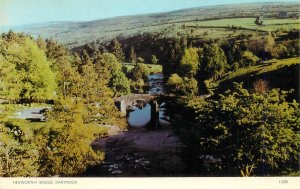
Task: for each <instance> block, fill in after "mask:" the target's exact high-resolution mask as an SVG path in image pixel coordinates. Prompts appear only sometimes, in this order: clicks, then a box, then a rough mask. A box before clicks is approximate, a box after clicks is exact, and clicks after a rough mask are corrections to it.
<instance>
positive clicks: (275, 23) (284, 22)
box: [186, 18, 300, 31]
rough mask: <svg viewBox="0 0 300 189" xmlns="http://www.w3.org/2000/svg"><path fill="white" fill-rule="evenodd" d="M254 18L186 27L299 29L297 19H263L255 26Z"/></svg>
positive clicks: (217, 21)
mask: <svg viewBox="0 0 300 189" xmlns="http://www.w3.org/2000/svg"><path fill="white" fill-rule="evenodd" d="M254 22H255V18H230V19H219V20H209V21H199V22H188V23H187V24H186V25H187V26H199V27H201V26H202V27H204V26H205V27H231V26H235V27H242V28H246V29H258V30H264V31H275V30H277V29H285V30H290V29H299V28H300V22H299V20H298V19H293V18H291V19H275V18H272V19H264V20H263V25H262V26H257V25H256V24H255V23H254Z"/></svg>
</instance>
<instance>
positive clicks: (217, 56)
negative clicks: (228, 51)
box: [202, 43, 228, 77]
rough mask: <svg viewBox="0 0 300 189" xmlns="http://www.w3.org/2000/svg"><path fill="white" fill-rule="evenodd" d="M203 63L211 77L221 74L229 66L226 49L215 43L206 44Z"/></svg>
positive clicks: (204, 68)
mask: <svg viewBox="0 0 300 189" xmlns="http://www.w3.org/2000/svg"><path fill="white" fill-rule="evenodd" d="M202 64H203V70H204V71H205V72H207V74H208V75H209V76H210V77H218V76H221V75H222V74H224V73H225V71H226V68H227V67H228V65H227V60H226V56H225V54H224V51H223V50H222V49H221V48H220V47H219V46H218V44H215V43H214V44H211V45H205V46H204V49H203V59H202Z"/></svg>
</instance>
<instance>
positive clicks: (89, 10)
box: [0, 0, 300, 26]
mask: <svg viewBox="0 0 300 189" xmlns="http://www.w3.org/2000/svg"><path fill="white" fill-rule="evenodd" d="M299 1H300V0H238V1H237V0H0V26H13V25H23V24H32V23H44V22H50V21H89V20H96V19H102V18H109V17H116V16H125V15H136V14H145V13H156V12H167V11H173V10H178V9H184V8H192V7H201V6H209V5H219V4H234V3H251V2H299Z"/></svg>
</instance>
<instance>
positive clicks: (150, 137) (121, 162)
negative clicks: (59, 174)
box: [84, 73, 185, 177]
mask: <svg viewBox="0 0 300 189" xmlns="http://www.w3.org/2000/svg"><path fill="white" fill-rule="evenodd" d="M149 88H150V89H149V93H150V94H153V95H159V94H165V93H166V91H165V88H164V77H163V75H162V74H161V73H158V74H153V75H150V76H149ZM150 119H151V106H150V105H149V104H148V103H147V104H146V105H144V106H143V107H142V108H138V107H133V111H131V112H129V113H128V116H127V122H128V125H129V128H128V131H126V132H121V133H119V134H116V135H113V136H109V137H108V138H104V139H99V140H97V141H96V142H95V143H94V144H93V147H94V148H95V149H97V148H99V149H103V148H104V149H105V160H104V162H103V163H102V164H101V165H99V166H94V167H92V168H89V169H88V170H87V173H85V174H84V175H85V176H109V177H111V176H114V177H118V176H119V177H120V176H121V177H124V176H125V177H128V176H129V177H130V176H135V177H136V176H182V173H183V171H184V170H185V163H184V162H183V161H182V159H181V149H182V147H183V145H182V143H181V142H180V140H179V138H178V137H177V136H176V135H175V134H174V132H173V128H172V125H171V124H170V121H169V117H168V115H167V104H166V103H161V104H160V112H159V123H160V124H159V125H160V126H159V127H156V128H153V127H151V125H149V122H150Z"/></svg>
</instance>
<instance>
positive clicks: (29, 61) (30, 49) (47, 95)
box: [2, 38, 56, 103]
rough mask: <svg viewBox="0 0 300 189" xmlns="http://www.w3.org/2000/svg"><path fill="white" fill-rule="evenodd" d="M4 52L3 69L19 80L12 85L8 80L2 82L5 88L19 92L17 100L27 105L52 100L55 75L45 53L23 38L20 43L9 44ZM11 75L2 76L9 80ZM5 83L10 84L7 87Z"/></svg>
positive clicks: (31, 41) (29, 40) (32, 42)
mask: <svg viewBox="0 0 300 189" xmlns="http://www.w3.org/2000/svg"><path fill="white" fill-rule="evenodd" d="M5 51H6V53H5V55H4V56H3V57H2V59H4V64H5V65H4V67H6V68H7V69H10V70H11V71H12V73H15V74H16V78H18V80H19V81H18V82H13V83H10V82H11V81H10V80H7V81H2V83H4V86H6V88H10V89H14V92H15V93H16V92H20V93H19V99H21V100H23V101H27V102H29V103H32V102H33V101H42V100H48V99H53V98H54V91H55V89H56V81H55V74H54V73H53V71H52V70H51V68H50V65H51V63H50V62H49V61H48V60H47V58H46V56H45V53H44V52H43V51H42V50H41V49H40V48H39V47H38V46H37V44H36V43H35V42H34V41H33V40H31V39H29V38H25V39H24V40H23V41H21V42H20V43H15V42H13V43H10V44H9V45H8V46H7V49H6V50H5ZM12 73H6V74H3V73H2V74H3V75H5V78H6V79H9V78H10V76H9V75H10V74H12ZM3 79H4V77H3ZM7 83H10V84H9V85H10V86H9V87H7V86H8V84H7ZM14 84H16V85H15V86H14ZM14 96H16V94H14Z"/></svg>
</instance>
